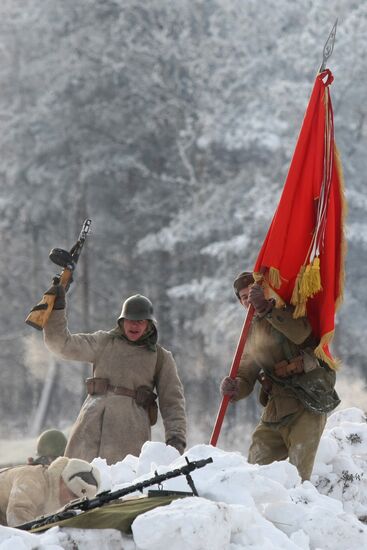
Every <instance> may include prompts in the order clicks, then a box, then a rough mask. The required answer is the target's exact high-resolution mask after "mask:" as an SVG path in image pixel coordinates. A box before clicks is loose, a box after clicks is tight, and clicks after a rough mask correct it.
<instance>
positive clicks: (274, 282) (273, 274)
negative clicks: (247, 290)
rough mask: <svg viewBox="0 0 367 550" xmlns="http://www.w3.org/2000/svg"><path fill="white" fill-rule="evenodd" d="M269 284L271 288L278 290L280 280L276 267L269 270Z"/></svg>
mask: <svg viewBox="0 0 367 550" xmlns="http://www.w3.org/2000/svg"><path fill="white" fill-rule="evenodd" d="M269 282H270V284H271V286H272V287H273V288H280V287H281V284H282V280H281V277H280V272H279V269H277V268H276V267H271V268H270V269H269Z"/></svg>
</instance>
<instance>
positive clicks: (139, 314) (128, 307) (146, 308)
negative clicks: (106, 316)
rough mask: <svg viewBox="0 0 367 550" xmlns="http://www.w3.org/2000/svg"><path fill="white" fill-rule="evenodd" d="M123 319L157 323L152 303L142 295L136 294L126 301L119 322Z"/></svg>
mask: <svg viewBox="0 0 367 550" xmlns="http://www.w3.org/2000/svg"><path fill="white" fill-rule="evenodd" d="M121 319H129V320H130V321H143V320H144V319H147V320H149V321H153V323H156V322H157V321H156V319H155V317H154V312H153V304H152V302H151V301H150V300H149V299H148V298H146V297H145V296H142V295H141V294H134V296H130V298H127V300H125V302H124V303H123V304H122V310H121V315H120V317H119V318H118V320H119V321H121Z"/></svg>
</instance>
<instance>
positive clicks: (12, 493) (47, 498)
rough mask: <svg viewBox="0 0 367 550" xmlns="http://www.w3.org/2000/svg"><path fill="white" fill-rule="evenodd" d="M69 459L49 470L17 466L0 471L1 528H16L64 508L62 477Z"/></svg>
mask: <svg viewBox="0 0 367 550" xmlns="http://www.w3.org/2000/svg"><path fill="white" fill-rule="evenodd" d="M67 462H68V459H67V458H63V457H61V459H60V458H59V459H58V460H57V461H55V462H53V463H52V464H51V465H50V466H43V465H39V466H17V467H15V468H8V469H4V470H3V471H0V524H1V525H9V526H10V527H14V526H16V525H20V524H22V523H26V522H27V521H31V520H32V519H35V518H37V517H38V516H42V515H48V514H53V513H54V512H56V510H58V509H59V508H61V503H60V500H59V494H60V490H59V486H60V477H61V473H62V471H63V469H64V468H65V465H66V464H67Z"/></svg>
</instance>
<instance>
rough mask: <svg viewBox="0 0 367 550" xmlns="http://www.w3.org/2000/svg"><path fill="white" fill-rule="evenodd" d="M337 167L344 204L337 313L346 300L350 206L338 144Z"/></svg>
mask: <svg viewBox="0 0 367 550" xmlns="http://www.w3.org/2000/svg"><path fill="white" fill-rule="evenodd" d="M335 165H336V169H337V171H338V175H339V182H340V198H341V204H342V213H341V226H342V242H341V260H340V274H339V296H338V297H337V299H336V302H335V311H338V309H339V307H340V305H341V303H342V302H343V299H344V283H345V257H346V253H347V240H346V238H345V234H344V228H345V219H346V217H347V213H348V205H347V201H346V200H345V187H344V173H343V166H342V162H341V159H340V153H339V150H338V148H337V146H336V144H335Z"/></svg>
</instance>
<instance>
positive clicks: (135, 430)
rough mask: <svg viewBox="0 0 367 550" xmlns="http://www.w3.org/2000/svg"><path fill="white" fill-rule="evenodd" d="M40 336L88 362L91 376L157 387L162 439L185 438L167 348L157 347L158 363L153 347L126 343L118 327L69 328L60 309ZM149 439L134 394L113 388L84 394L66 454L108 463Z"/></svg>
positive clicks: (145, 418) (183, 418) (66, 356)
mask: <svg viewBox="0 0 367 550" xmlns="http://www.w3.org/2000/svg"><path fill="white" fill-rule="evenodd" d="M44 338H45V343H46V346H47V347H48V348H49V349H50V350H51V351H53V352H54V353H56V354H57V355H59V356H60V357H62V358H64V359H71V360H75V361H83V362H89V363H92V365H93V376H95V377H97V378H98V377H100V378H108V379H109V383H110V384H111V385H113V386H124V387H125V388H129V389H132V390H136V389H137V388H138V387H139V386H141V385H145V386H149V387H150V388H151V389H152V390H153V389H156V391H157V394H158V402H159V409H160V412H161V415H162V419H163V424H164V428H165V437H166V441H168V440H169V439H170V438H172V437H177V438H179V439H180V440H181V441H183V442H186V415H185V399H184V394H183V387H182V384H181V381H180V379H179V376H178V372H177V367H176V364H175V361H174V359H173V356H172V354H171V353H170V352H169V351H167V350H165V349H164V348H161V349H162V359H163V360H162V362H161V365H160V368H157V351H151V350H149V349H147V347H145V346H137V345H132V344H130V343H129V342H128V341H127V340H126V339H125V338H123V337H122V334H121V332H120V331H119V330H112V331H109V332H106V331H98V332H94V333H91V334H71V333H70V331H69V330H68V327H67V320H66V314H65V310H56V311H53V312H52V313H51V316H50V318H49V320H48V322H47V324H46V326H45V328H44ZM150 439H151V427H150V422H149V417H148V413H147V411H146V410H145V409H143V408H142V407H141V406H139V405H137V403H136V401H135V400H134V399H133V398H131V397H128V396H125V395H115V394H114V393H113V392H108V393H106V394H105V395H99V396H91V395H88V397H87V398H86V400H85V402H84V404H83V406H82V409H81V411H80V413H79V415H78V418H77V420H76V422H75V424H74V426H73V429H72V433H71V435H70V438H69V441H68V445H67V447H66V450H65V455H66V456H69V457H73V458H81V459H83V460H87V461H88V462H90V461H91V460H93V458H95V457H98V456H99V457H101V458H105V459H106V461H107V463H108V464H113V463H115V462H118V461H120V460H123V458H125V456H126V455H127V454H133V455H139V453H140V450H141V447H142V445H143V444H144V443H145V441H148V440H150Z"/></svg>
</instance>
